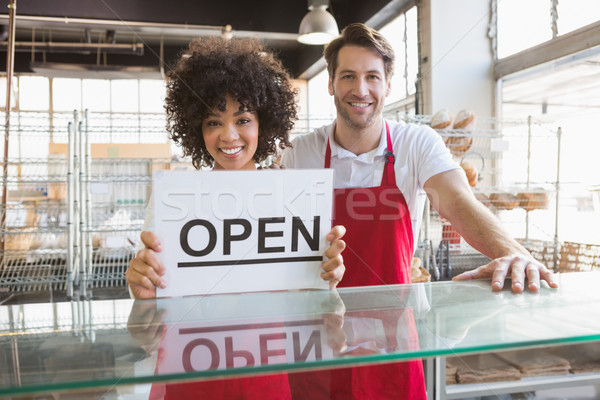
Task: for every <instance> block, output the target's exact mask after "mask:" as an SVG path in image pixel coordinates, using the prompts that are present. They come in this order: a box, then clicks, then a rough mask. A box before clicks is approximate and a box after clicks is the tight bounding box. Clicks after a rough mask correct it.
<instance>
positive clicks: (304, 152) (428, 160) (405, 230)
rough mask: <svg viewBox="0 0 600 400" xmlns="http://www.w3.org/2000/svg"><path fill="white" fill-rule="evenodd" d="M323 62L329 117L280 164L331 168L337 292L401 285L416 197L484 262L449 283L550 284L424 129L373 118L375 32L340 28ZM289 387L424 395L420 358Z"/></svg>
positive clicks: (382, 47)
mask: <svg viewBox="0 0 600 400" xmlns="http://www.w3.org/2000/svg"><path fill="white" fill-rule="evenodd" d="M324 56H325V60H326V62H327V70H328V73H329V94H330V95H332V96H333V97H334V102H335V106H336V109H337V117H336V120H335V121H334V122H333V123H332V124H330V125H328V126H324V127H321V128H318V129H317V130H315V131H314V132H312V133H311V134H308V135H304V136H301V137H298V138H297V139H296V140H295V141H294V142H293V143H292V146H293V147H292V148H288V150H286V152H285V153H284V157H283V164H284V166H286V167H288V168H322V167H324V168H333V169H334V170H335V176H334V187H335V188H336V189H335V194H334V198H335V200H334V201H335V205H334V210H335V215H334V224H335V225H338V224H341V225H345V226H346V229H347V233H346V235H345V237H344V239H345V241H346V245H347V250H346V252H345V253H344V263H345V265H346V273H345V276H344V280H343V281H342V282H341V284H340V285H339V286H340V287H341V286H365V285H385V284H402V283H410V282H411V281H410V268H411V261H412V257H413V251H414V243H415V241H416V238H417V234H418V232H419V228H420V224H421V217H422V215H423V206H424V204H425V198H426V197H425V196H427V197H428V198H429V200H430V201H431V204H432V205H433V207H435V209H436V210H437V211H438V212H439V214H440V215H441V216H442V217H444V218H446V219H447V220H449V221H450V222H451V223H452V225H453V226H454V227H455V229H456V230H457V231H458V232H459V233H460V234H461V236H462V237H463V238H464V239H465V240H466V241H467V242H468V243H469V244H471V246H473V247H474V248H475V249H477V250H479V251H480V252H482V253H483V254H485V255H486V256H488V257H490V258H491V259H492V262H490V263H489V264H487V265H484V266H481V267H479V268H477V269H475V270H472V271H467V272H465V273H463V274H461V275H459V276H458V277H455V279H473V278H491V285H492V289H494V290H500V289H502V287H503V286H504V281H505V279H506V278H507V276H509V277H510V278H511V289H512V290H513V291H514V292H522V291H523V290H524V289H525V282H527V283H528V289H529V290H531V291H537V290H538V289H539V287H540V279H542V280H545V281H546V282H547V283H548V284H549V286H550V287H557V284H556V282H555V281H554V277H553V275H552V273H551V272H550V271H549V270H548V269H547V268H546V267H545V266H544V265H542V264H540V263H539V262H537V261H536V260H535V259H534V258H533V257H532V256H531V255H530V254H529V253H528V252H527V250H525V249H524V248H523V247H522V246H521V245H519V244H518V243H517V242H516V241H515V240H514V239H512V238H511V237H510V236H509V234H508V233H507V232H506V231H505V230H504V229H503V228H502V226H501V225H500V223H499V221H498V219H497V218H496V217H495V216H494V215H493V214H492V213H491V212H490V211H489V210H488V209H487V208H486V207H484V206H483V205H482V204H481V203H479V202H478V201H477V200H476V199H475V196H474V195H473V192H472V191H471V188H470V186H469V184H468V182H467V179H466V176H465V174H464V172H463V171H462V170H461V169H460V167H459V165H458V164H457V163H456V162H455V161H454V160H453V159H452V156H451V154H450V152H449V150H448V149H447V148H446V146H445V145H444V143H443V140H442V138H441V137H440V136H439V135H438V134H437V133H436V132H435V131H434V130H432V129H431V128H429V127H427V126H423V125H414V124H406V123H403V122H393V121H386V120H385V119H384V118H383V107H384V100H385V97H386V96H387V95H388V94H389V93H390V89H391V87H390V82H391V77H392V73H393V68H394V51H393V49H392V47H391V46H390V44H389V43H388V42H387V40H386V39H385V38H384V37H383V36H382V35H381V34H380V33H378V32H377V31H375V30H373V29H371V28H369V27H367V26H365V25H364V24H351V25H348V26H347V27H346V28H345V29H344V30H343V31H342V34H341V36H340V37H339V38H337V39H335V40H334V41H332V42H331V43H330V44H329V45H327V46H326V48H325V52H324ZM526 278H527V281H526ZM407 312H408V310H407ZM382 322H383V324H384V325H386V324H387V323H389V322H390V321H382ZM392 347H394V346H392ZM311 375H312V376H311ZM303 380H304V383H302V382H303ZM290 382H291V383H292V386H293V387H292V389H293V391H296V393H297V395H298V397H299V398H305V397H308V396H310V397H311V398H313V400H314V399H315V398H378V399H385V398H402V399H413V398H415V399H421V398H425V388H424V384H423V371H422V366H421V364H420V362H409V363H396V364H389V365H384V366H370V367H358V368H351V369H340V370H335V371H334V372H332V373H331V374H330V375H327V374H324V373H321V374H320V375H319V376H316V375H315V374H308V375H294V376H290ZM317 382H318V384H317ZM317 388H318V389H317ZM298 391H299V392H298ZM306 391H308V392H306ZM318 394H320V395H321V397H320V396H319V395H318Z"/></svg>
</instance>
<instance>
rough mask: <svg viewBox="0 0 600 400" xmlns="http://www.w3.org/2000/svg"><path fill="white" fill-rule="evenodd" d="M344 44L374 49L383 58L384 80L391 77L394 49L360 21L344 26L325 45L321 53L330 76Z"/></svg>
mask: <svg viewBox="0 0 600 400" xmlns="http://www.w3.org/2000/svg"><path fill="white" fill-rule="evenodd" d="M344 46H359V47H365V48H368V49H373V50H375V51H376V52H377V53H379V55H380V56H381V58H382V59H383V65H384V71H385V78H386V80H388V81H389V80H390V79H391V78H392V75H393V74H394V59H395V55H394V49H392V46H391V45H390V43H389V42H388V41H387V39H386V38H385V37H383V35H382V34H381V33H379V32H377V31H376V30H375V29H373V28H370V27H368V26H366V25H365V24H361V23H354V24H350V25H348V26H346V27H345V28H344V29H343V30H342V34H341V35H340V36H339V37H338V38H336V39H334V40H332V41H331V42H330V43H329V44H328V45H327V46H325V50H324V52H323V55H324V56H325V61H326V62H327V72H328V73H329V76H330V77H331V78H333V77H334V75H335V70H336V69H337V66H338V53H339V52H340V49H341V48H342V47H344Z"/></svg>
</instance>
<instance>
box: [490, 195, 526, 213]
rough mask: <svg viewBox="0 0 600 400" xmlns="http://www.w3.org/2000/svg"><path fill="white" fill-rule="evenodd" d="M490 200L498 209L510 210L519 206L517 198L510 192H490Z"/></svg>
mask: <svg viewBox="0 0 600 400" xmlns="http://www.w3.org/2000/svg"><path fill="white" fill-rule="evenodd" d="M490 201H491V202H492V204H493V205H494V207H496V208H497V209H498V210H512V209H513V208H515V207H518V206H519V203H520V201H519V198H518V197H517V196H515V195H514V194H512V193H490Z"/></svg>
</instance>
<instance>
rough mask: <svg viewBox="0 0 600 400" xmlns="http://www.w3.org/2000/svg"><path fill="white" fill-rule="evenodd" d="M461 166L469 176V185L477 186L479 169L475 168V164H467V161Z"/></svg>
mask: <svg viewBox="0 0 600 400" xmlns="http://www.w3.org/2000/svg"><path fill="white" fill-rule="evenodd" d="M460 166H461V167H462V169H463V170H464V171H465V174H466V175H467V180H468V181H469V185H471V186H475V185H477V177H478V176H479V172H477V168H475V166H474V165H473V164H471V163H470V162H467V161H465V162H462V163H460Z"/></svg>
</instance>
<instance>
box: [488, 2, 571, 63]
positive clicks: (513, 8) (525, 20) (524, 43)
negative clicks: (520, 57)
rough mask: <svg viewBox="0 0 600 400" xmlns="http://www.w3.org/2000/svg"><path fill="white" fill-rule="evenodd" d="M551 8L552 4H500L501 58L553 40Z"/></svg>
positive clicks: (499, 52) (499, 48)
mask: <svg viewBox="0 0 600 400" xmlns="http://www.w3.org/2000/svg"><path fill="white" fill-rule="evenodd" d="M577 3H579V1H577ZM551 6H552V3H551V1H550V0H527V1H522V0H503V1H499V2H498V58H503V57H507V56H510V55H512V54H515V53H518V52H520V51H522V50H525V49H527V48H529V47H533V46H536V45H538V44H540V43H543V42H545V41H547V40H550V39H552V18H551V14H550V9H551Z"/></svg>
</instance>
